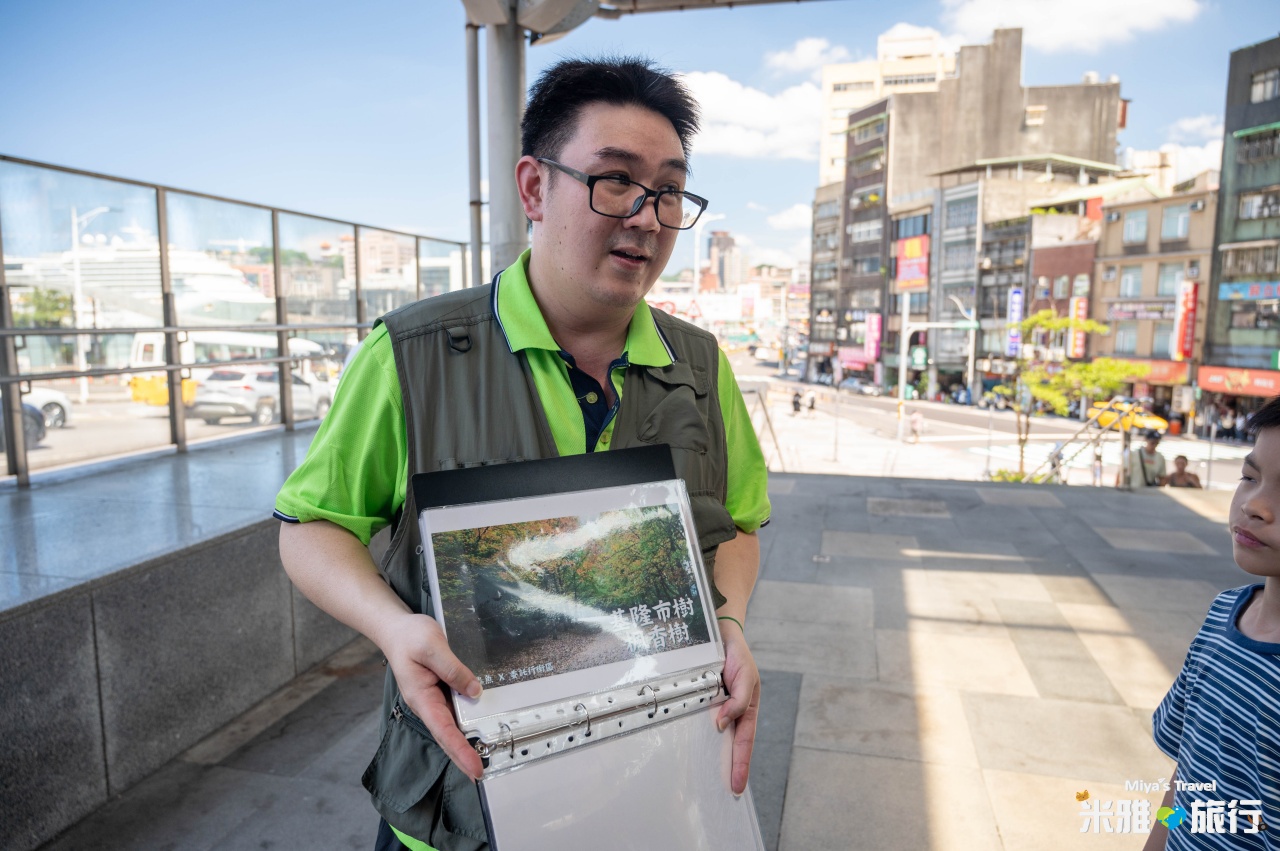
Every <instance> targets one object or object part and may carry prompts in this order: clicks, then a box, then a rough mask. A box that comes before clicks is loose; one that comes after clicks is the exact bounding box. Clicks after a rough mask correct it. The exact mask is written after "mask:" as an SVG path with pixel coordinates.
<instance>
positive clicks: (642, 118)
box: [531, 103, 687, 308]
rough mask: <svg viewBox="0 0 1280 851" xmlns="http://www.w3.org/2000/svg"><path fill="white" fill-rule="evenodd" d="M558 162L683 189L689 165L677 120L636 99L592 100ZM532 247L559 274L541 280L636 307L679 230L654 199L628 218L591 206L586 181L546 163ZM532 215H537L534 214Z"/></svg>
mask: <svg viewBox="0 0 1280 851" xmlns="http://www.w3.org/2000/svg"><path fill="white" fill-rule="evenodd" d="M555 159H556V161H557V162H560V163H563V164H564V165H567V166H570V167H572V168H576V169H578V170H579V171H583V172H586V173H587V174H592V175H621V176H623V177H626V178H628V179H630V180H632V181H634V182H636V183H640V184H643V185H645V186H647V187H649V188H650V189H664V188H674V189H684V188H685V178H686V176H687V166H686V163H685V159H684V152H683V150H682V149H681V147H680V137H679V136H678V135H677V134H676V131H675V128H674V127H673V126H672V125H671V122H670V121H668V120H667V119H666V118H664V117H662V116H661V115H659V114H658V113H656V112H652V111H650V110H648V109H643V108H641V107H638V106H613V105H610V104H603V103H597V104H590V105H588V106H586V107H584V108H583V109H582V111H581V113H580V114H579V116H578V122H577V130H576V132H575V133H574V135H573V138H572V139H570V140H569V142H568V143H567V144H566V145H565V146H564V148H563V149H562V150H561V151H560V153H559V154H558V155H557V157H556V158H555ZM540 168H541V169H542V170H543V171H542V174H543V175H544V180H543V192H542V204H541V208H540V210H539V211H538V212H539V213H540V216H539V217H538V218H535V219H534V220H535V221H537V222H538V225H537V226H535V228H534V243H533V251H534V254H535V255H537V254H544V256H543V257H541V258H539V263H540V266H541V268H543V269H548V268H549V269H550V270H551V271H552V277H553V280H543V281H539V282H538V285H539V286H542V287H553V288H556V289H559V290H560V293H559V295H560V296H561V297H566V298H574V299H584V298H585V299H587V300H588V301H589V302H591V303H594V304H596V305H598V306H601V307H611V308H632V307H635V305H636V304H638V303H639V302H640V300H641V299H642V298H643V297H644V295H645V293H647V292H648V291H649V289H650V287H652V286H653V284H654V282H655V281H656V280H657V279H658V275H659V274H661V273H662V270H663V269H664V268H665V267H666V265H667V260H668V259H669V258H670V257H671V250H672V249H673V248H674V247H675V242H676V234H677V233H678V231H676V230H675V229H673V228H665V227H662V226H660V225H659V224H658V220H657V216H656V215H655V211H654V206H653V199H652V198H650V199H647V200H646V201H645V203H644V204H643V205H642V206H641V208H640V211H639V212H638V213H636V214H635V215H634V216H632V217H631V218H628V219H614V218H609V217H607V216H602V215H600V214H598V213H596V212H594V211H593V210H592V209H591V206H590V203H589V195H588V190H587V187H586V186H584V185H583V184H582V183H579V182H578V181H576V180H574V179H573V178H571V177H569V176H568V175H566V174H562V173H560V172H558V171H555V170H554V169H552V168H551V167H550V166H546V165H542V166H540ZM531 218H534V217H533V216H531Z"/></svg>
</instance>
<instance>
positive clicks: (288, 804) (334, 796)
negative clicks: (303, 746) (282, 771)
mask: <svg viewBox="0 0 1280 851" xmlns="http://www.w3.org/2000/svg"><path fill="white" fill-rule="evenodd" d="M257 778H258V779H259V782H261V781H263V780H267V779H274V778H265V777H264V776H263V775H257ZM278 782H280V786H279V787H278V788H276V789H274V790H273V791H274V795H273V798H272V800H271V802H270V805H269V806H265V807H261V808H259V809H257V810H256V811H254V812H253V813H252V814H251V815H250V816H249V817H248V818H246V819H245V820H243V821H242V822H240V823H239V824H238V825H236V826H235V828H234V829H232V830H230V831H228V832H227V834H226V836H225V837H224V838H223V839H222V840H221V841H220V842H219V843H218V847H221V848H324V849H334V851H339V849H351V851H367V849H369V848H371V847H372V846H373V843H374V840H375V839H376V838H377V835H378V814H377V812H376V811H375V810H374V809H373V806H372V805H371V804H370V803H369V794H368V793H367V792H365V791H364V789H363V788H361V787H360V786H359V785H358V784H347V785H339V784H336V783H323V782H319V781H315V780H302V779H298V778H293V779H291V780H288V781H278Z"/></svg>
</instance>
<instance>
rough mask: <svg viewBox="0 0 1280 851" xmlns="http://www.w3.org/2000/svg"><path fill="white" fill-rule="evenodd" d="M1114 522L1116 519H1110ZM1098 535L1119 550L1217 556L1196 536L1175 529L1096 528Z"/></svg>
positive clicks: (1212, 549)
mask: <svg viewBox="0 0 1280 851" xmlns="http://www.w3.org/2000/svg"><path fill="white" fill-rule="evenodd" d="M1108 519H1109V520H1114V518H1110V517H1109V518H1108ZM1093 528H1094V529H1096V530H1097V532H1098V534H1099V535H1101V536H1102V537H1103V538H1105V539H1106V541H1107V543H1108V544H1110V545H1111V546H1113V547H1115V548H1116V549H1117V550H1140V551H1142V552H1147V553H1152V552H1155V553H1178V554H1182V553H1201V554H1203V555H1210V556H1211V555H1217V550H1215V549H1214V548H1213V547H1211V546H1209V545H1208V544H1206V543H1204V542H1203V541H1201V540H1200V539H1199V538H1197V537H1196V536H1195V535H1192V534H1189V533H1187V532H1179V531H1177V530H1175V529H1125V528H1117V527H1108V526H1094V527H1093Z"/></svg>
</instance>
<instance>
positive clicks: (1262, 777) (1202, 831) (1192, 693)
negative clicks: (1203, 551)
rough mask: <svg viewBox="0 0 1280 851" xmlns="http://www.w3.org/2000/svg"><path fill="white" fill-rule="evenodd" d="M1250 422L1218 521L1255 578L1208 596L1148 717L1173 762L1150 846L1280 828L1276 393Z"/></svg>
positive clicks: (1261, 843)
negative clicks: (1248, 444) (1249, 444)
mask: <svg viewBox="0 0 1280 851" xmlns="http://www.w3.org/2000/svg"><path fill="white" fill-rule="evenodd" d="M1253 426H1254V429H1255V431H1254V435H1255V437H1256V445H1255V446H1254V449H1253V451H1252V452H1250V453H1249V455H1248V457H1246V458H1245V459H1244V462H1243V470H1242V471H1241V478H1240V483H1239V484H1238V485H1236V492H1235V496H1234V497H1232V499H1231V508H1230V510H1229V512H1228V519H1227V525H1228V528H1229V530H1230V534H1231V551H1232V555H1233V556H1234V558H1235V563H1236V566H1237V567H1239V568H1240V569H1241V570H1243V571H1244V572H1245V573H1246V574H1248V575H1249V577H1250V579H1251V580H1252V579H1254V578H1257V579H1258V580H1259V581H1257V582H1253V581H1251V582H1250V583H1249V584H1247V585H1243V586H1241V587H1239V588H1233V589H1231V590H1229V591H1223V592H1222V593H1221V594H1219V595H1218V596H1217V597H1216V598H1215V599H1214V601H1213V604H1212V605H1211V606H1210V607H1209V613H1208V616H1207V617H1206V618H1205V621H1204V624H1203V625H1202V626H1201V627H1200V631H1199V632H1198V633H1197V634H1196V637H1195V639H1194V640H1193V641H1192V642H1191V648H1190V650H1189V651H1188V653H1187V657H1186V662H1185V663H1184V664H1183V666H1182V670H1181V671H1180V672H1179V673H1178V676H1177V678H1176V679H1175V680H1174V681H1173V685H1172V686H1171V687H1170V688H1169V691H1168V693H1167V694H1166V695H1165V697H1164V699H1163V700H1162V701H1161V702H1160V705H1159V707H1157V709H1156V711H1155V715H1154V717H1153V718H1152V725H1151V726H1152V733H1153V736H1154V739H1155V743H1156V746H1157V747H1159V748H1160V750H1161V751H1163V752H1164V754H1165V755H1166V756H1168V757H1169V758H1170V759H1172V760H1174V762H1175V763H1176V766H1175V769H1174V772H1173V774H1171V775H1170V777H1169V780H1168V782H1167V783H1166V784H1165V789H1166V791H1165V795H1164V800H1163V801H1161V807H1160V809H1159V812H1161V813H1174V814H1175V815H1176V816H1177V818H1176V819H1166V820H1164V821H1163V822H1162V821H1161V820H1160V819H1153V820H1152V829H1151V834H1150V836H1148V837H1147V842H1146V845H1144V846H1143V847H1144V848H1146V849H1148V851H1155V849H1164V848H1170V849H1174V848H1176V849H1184V848H1264V847H1272V846H1273V845H1274V842H1272V841H1271V840H1269V839H1268V838H1267V837H1272V838H1274V836H1273V834H1274V833H1275V831H1276V829H1277V827H1280V824H1278V822H1280V816H1278V815H1277V813H1280V787H1277V785H1276V781H1275V766H1276V764H1277V763H1278V762H1280V740H1277V738H1276V736H1275V707H1276V706H1277V705H1280V665H1278V664H1276V663H1277V658H1278V657H1280V643H1278V642H1280V601H1278V600H1277V599H1276V597H1277V595H1280V585H1277V584H1276V583H1273V582H1272V581H1271V580H1273V579H1276V580H1277V582H1280V489H1278V488H1277V482H1280V398H1273V399H1271V400H1270V401H1268V402H1267V403H1266V405H1264V406H1263V407H1262V409H1261V410H1260V411H1259V412H1258V414H1257V416H1256V417H1255V418H1254V420H1253ZM1175 780H1176V781H1181V782H1175ZM1215 810H1216V811H1217V812H1219V813H1222V814H1223V815H1221V816H1218V817H1215V816H1214V812H1215ZM1206 814H1207V821H1206ZM1181 820H1186V821H1187V822H1188V823H1187V824H1182V825H1181V826H1179V821H1181ZM1166 824H1167V826H1166ZM1230 834H1237V835H1230ZM1215 835H1218V836H1221V837H1222V839H1216V840H1215V839H1214V838H1213V837H1214V836H1215Z"/></svg>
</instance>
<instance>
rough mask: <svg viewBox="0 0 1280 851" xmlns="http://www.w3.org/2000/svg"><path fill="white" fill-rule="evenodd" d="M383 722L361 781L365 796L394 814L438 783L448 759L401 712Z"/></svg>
mask: <svg viewBox="0 0 1280 851" xmlns="http://www.w3.org/2000/svg"><path fill="white" fill-rule="evenodd" d="M401 707H402V704H401V703H400V701H399V699H397V700H396V707H395V708H396V711H395V713H394V714H393V715H392V717H391V719H390V720H388V721H387V730H386V732H385V733H383V734H382V742H381V744H379V745H378V752H377V753H376V754H374V757H373V762H371V763H369V767H368V768H366V769H365V771H364V776H363V777H361V778H360V779H361V782H362V783H363V784H364V788H366V789H368V790H369V794H371V795H373V797H374V798H376V799H378V800H379V801H380V802H382V803H383V804H384V805H386V806H387V807H389V808H390V809H392V810H394V811H395V812H397V813H403V812H407V811H408V810H409V808H410V807H412V806H414V805H415V804H417V803H418V802H419V801H421V800H422V799H423V798H425V797H426V796H427V793H428V792H430V791H431V789H432V787H434V786H436V785H437V784H438V783H439V782H440V778H441V776H442V775H443V774H444V770H445V768H446V767H447V766H448V764H449V758H448V757H447V756H445V754H444V751H442V750H441V749H440V748H439V747H437V746H436V744H435V742H433V741H432V740H431V739H430V738H429V736H428V735H427V733H426V728H425V727H423V728H422V729H421V730H418V729H416V728H417V727H419V726H421V725H422V722H421V721H418V719H417V718H416V717H415V716H413V715H411V714H409V713H408V711H407V710H405V709H402V708H401Z"/></svg>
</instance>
